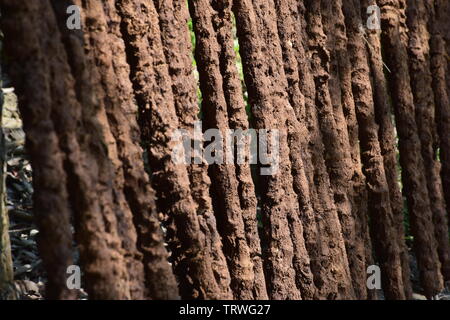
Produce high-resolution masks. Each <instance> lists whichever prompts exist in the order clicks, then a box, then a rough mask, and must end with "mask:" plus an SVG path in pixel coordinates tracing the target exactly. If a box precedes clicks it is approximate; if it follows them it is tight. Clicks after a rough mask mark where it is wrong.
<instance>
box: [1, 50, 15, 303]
mask: <svg viewBox="0 0 450 320" xmlns="http://www.w3.org/2000/svg"><path fill="white" fill-rule="evenodd" d="M1 47H2V45H1V44H0V51H1ZM2 78H3V75H2V68H1V65H0V128H3V103H4V97H3V90H2V88H3V81H2ZM5 181H6V144H5V134H4V132H3V130H1V131H0V300H9V299H13V298H14V294H13V290H12V289H13V280H14V271H13V262H12V256H11V242H10V239H9V216H8V210H7V209H6V185H5Z"/></svg>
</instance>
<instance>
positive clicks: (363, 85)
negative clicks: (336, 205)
mask: <svg viewBox="0 0 450 320" xmlns="http://www.w3.org/2000/svg"><path fill="white" fill-rule="evenodd" d="M343 8H344V14H345V21H346V25H347V35H348V53H349V55H350V57H351V58H350V63H351V65H352V66H353V67H352V69H353V72H352V89H353V96H354V99H355V104H356V116H357V119H358V123H359V139H360V142H361V152H362V160H363V164H364V174H365V175H366V178H367V188H368V193H369V203H368V208H369V212H370V216H371V225H372V234H373V235H374V237H373V240H374V243H375V249H376V253H377V257H378V262H379V263H380V266H381V270H382V281H383V291H384V294H385V297H386V298H387V299H405V290H404V285H403V278H402V268H401V253H400V249H399V246H398V243H397V241H393V242H392V239H396V238H397V234H396V233H397V230H396V227H395V225H394V223H393V219H394V216H393V213H392V209H391V201H390V193H389V186H388V182H387V179H386V173H385V168H384V163H383V156H382V154H381V147H380V142H379V137H378V125H377V123H376V119H375V103H374V99H373V92H372V90H373V88H372V85H371V80H370V69H369V64H368V59H367V58H368V57H367V54H368V53H367V51H366V44H365V41H366V40H365V38H364V37H365V33H364V32H363V31H362V30H360V26H361V24H362V20H361V17H360V9H361V8H360V5H359V3H358V1H344V7H343Z"/></svg>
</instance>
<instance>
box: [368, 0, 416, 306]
mask: <svg viewBox="0 0 450 320" xmlns="http://www.w3.org/2000/svg"><path fill="white" fill-rule="evenodd" d="M372 5H376V0H363V1H362V2H361V12H362V17H363V23H364V22H366V19H367V18H368V17H367V8H368V7H369V6H372ZM366 36H367V42H368V45H367V47H368V51H369V63H370V69H371V77H372V83H373V92H374V103H375V118H376V121H377V124H378V125H379V130H378V138H379V140H380V147H381V154H382V155H383V162H384V170H385V172H386V179H387V183H388V186H389V195H390V198H391V208H392V213H393V215H394V225H395V228H396V230H397V232H396V234H397V241H398V246H399V249H400V252H401V263H402V274H403V286H404V288H405V295H406V298H407V299H410V298H412V288H411V281H410V267H409V252H408V248H407V246H406V243H405V230H404V220H405V217H404V207H403V196H402V192H401V190H400V186H399V183H398V181H399V172H398V162H397V148H396V145H397V141H396V131H395V127H394V124H393V119H392V114H393V111H392V106H391V102H390V101H391V98H390V96H389V92H388V82H387V79H386V77H385V74H384V71H385V70H386V69H385V66H384V63H383V57H382V52H381V38H380V32H379V31H378V30H367V29H366Z"/></svg>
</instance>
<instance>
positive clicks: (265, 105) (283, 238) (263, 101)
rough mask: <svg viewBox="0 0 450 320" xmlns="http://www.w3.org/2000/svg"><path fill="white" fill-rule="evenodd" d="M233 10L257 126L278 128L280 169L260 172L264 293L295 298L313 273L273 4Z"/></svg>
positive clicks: (245, 4) (246, 4) (242, 4)
mask: <svg viewBox="0 0 450 320" xmlns="http://www.w3.org/2000/svg"><path fill="white" fill-rule="evenodd" d="M233 12H234V15H235V16H236V27H237V34H238V38H239V43H240V51H241V56H242V59H243V65H244V77H245V82H246V84H247V89H248V94H249V100H250V105H251V107H252V114H253V116H254V122H255V123H254V124H255V128H257V129H279V130H280V150H279V152H280V155H279V162H280V165H279V169H278V172H276V173H275V174H274V175H271V176H262V177H260V179H261V182H262V184H263V188H262V189H263V190H262V192H263V194H262V209H261V211H262V219H263V225H264V239H263V244H264V246H265V248H264V257H265V261H264V263H265V271H266V280H267V283H268V292H269V296H270V298H272V299H299V298H301V294H302V293H303V292H304V293H305V294H306V295H308V296H309V295H310V294H311V290H313V288H312V287H311V285H312V274H311V271H310V266H309V257H308V253H307V251H306V248H305V244H304V239H303V230H302V229H303V228H302V224H301V222H300V220H299V216H300V212H299V207H298V199H297V196H296V194H295V192H294V190H293V181H292V175H291V170H292V167H291V161H290V159H289V145H288V143H289V142H288V141H289V138H290V136H291V132H292V131H294V130H295V128H294V127H293V125H292V123H291V122H290V121H289V120H291V119H288V117H287V116H288V114H289V112H290V110H292V107H291V106H290V104H289V100H288V97H287V94H286V91H285V90H286V86H287V81H286V76H285V74H284V70H283V60H282V51H281V46H280V41H279V38H278V33H277V24H276V15H275V8H274V4H273V2H271V1H265V0H263V1H253V2H251V1H248V0H239V1H235V3H234V6H233ZM297 286H298V287H297Z"/></svg>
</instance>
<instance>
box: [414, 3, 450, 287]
mask: <svg viewBox="0 0 450 320" xmlns="http://www.w3.org/2000/svg"><path fill="white" fill-rule="evenodd" d="M431 7H432V6H431V4H426V3H424V2H422V1H417V0H409V1H408V4H407V12H406V13H407V23H408V28H409V45H408V52H409V68H410V72H411V89H412V91H413V95H414V104H415V111H416V122H417V128H418V131H419V137H420V142H421V147H422V157H423V159H424V165H425V170H426V171H425V172H426V178H427V187H428V194H429V197H430V206H431V211H432V213H433V222H434V230H435V237H436V240H437V245H438V254H439V259H440V261H441V264H442V267H441V269H442V274H443V275H444V278H445V279H449V277H450V240H449V233H448V220H447V212H446V206H445V199H444V197H443V190H442V181H441V176H440V168H441V165H440V163H439V160H438V154H437V153H438V150H437V149H438V147H439V144H438V139H437V129H436V126H435V109H436V108H435V98H434V94H433V88H432V74H431V69H430V45H429V42H430V33H429V32H428V23H429V19H430V18H431V17H432V16H431V15H430V10H429V9H431ZM444 139H445V138H444ZM449 139H450V138H449Z"/></svg>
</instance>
